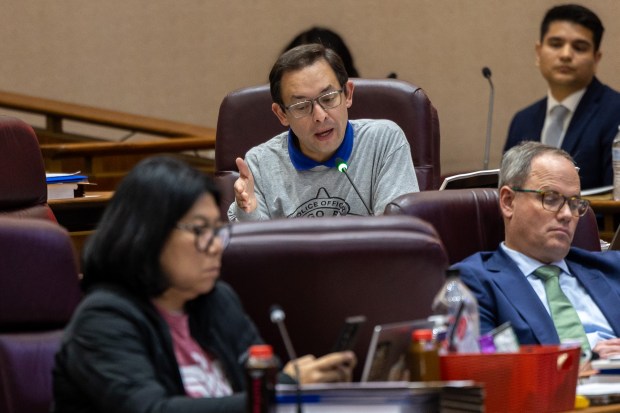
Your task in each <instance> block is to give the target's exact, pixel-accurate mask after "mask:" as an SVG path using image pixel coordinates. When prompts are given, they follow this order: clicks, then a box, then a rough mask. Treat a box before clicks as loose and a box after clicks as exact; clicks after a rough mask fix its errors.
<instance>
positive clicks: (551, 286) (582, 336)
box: [534, 265, 590, 352]
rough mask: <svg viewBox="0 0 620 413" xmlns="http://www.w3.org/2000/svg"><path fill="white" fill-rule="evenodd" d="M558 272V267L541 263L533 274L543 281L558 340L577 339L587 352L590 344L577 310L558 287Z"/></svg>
mask: <svg viewBox="0 0 620 413" xmlns="http://www.w3.org/2000/svg"><path fill="white" fill-rule="evenodd" d="M560 272H562V270H561V269H560V267H557V266H555V265H543V266H542V267H539V268H538V269H537V270H536V271H534V275H535V276H537V277H538V278H540V279H541V280H543V281H544V283H545V291H546V293H547V303H549V309H550V310H551V318H552V319H553V324H555V329H556V330H557V332H558V336H560V341H564V340H575V339H579V340H581V343H582V345H581V347H582V349H583V350H584V351H585V352H589V351H590V344H589V343H588V338H587V336H586V332H585V330H584V329H583V325H582V324H581V320H580V319H579V316H578V315H577V311H575V308H574V307H573V305H572V304H571V302H570V301H569V300H568V298H566V295H564V293H563V292H562V289H561V288H560V279H559V275H560Z"/></svg>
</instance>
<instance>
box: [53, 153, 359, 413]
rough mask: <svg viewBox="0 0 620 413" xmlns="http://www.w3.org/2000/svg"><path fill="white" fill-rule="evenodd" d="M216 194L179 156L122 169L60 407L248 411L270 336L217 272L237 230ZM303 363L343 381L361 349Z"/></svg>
mask: <svg viewBox="0 0 620 413" xmlns="http://www.w3.org/2000/svg"><path fill="white" fill-rule="evenodd" d="M217 202H218V192H217V190H216V188H215V187H214V185H213V183H212V181H211V180H210V179H209V178H207V177H206V176H205V175H204V174H202V173H200V172H199V171H197V170H195V169H193V168H191V167H190V166H189V165H187V164H185V163H184V162H182V161H179V160H176V159H173V158H168V157H155V158H151V159H148V160H145V161H143V162H141V163H140V164H139V165H138V166H136V167H135V168H134V169H133V170H132V171H131V172H130V173H129V174H128V175H127V176H126V178H125V179H124V180H123V181H122V183H121V184H120V185H119V187H118V188H117V190H116V193H115V195H114V197H113V198H112V200H111V201H110V204H109V205H108V207H107V208H106V211H105V213H104V214H103V217H102V218H101V222H100V224H99V226H98V228H97V230H96V232H95V233H94V234H93V235H92V237H91V238H90V239H89V241H88V243H87V245H86V246H85V249H84V253H83V257H82V270H83V273H84V277H83V280H82V286H83V289H84V291H85V293H86V296H85V298H84V300H83V302H82V304H81V305H80V307H79V308H78V309H77V310H76V313H75V314H74V316H73V319H72V321H71V322H70V324H69V326H68V327H67V329H66V331H65V335H64V339H63V342H62V347H61V349H60V351H59V352H58V354H57V357H56V366H55V368H54V398H55V405H54V409H53V411H56V412H86V411H88V412H151V411H153V412H154V411H158V412H166V411H170V412H176V413H182V412H215V411H217V412H243V411H245V394H244V393H243V390H244V370H243V365H244V362H245V360H246V358H247V350H248V348H249V347H250V346H251V345H253V344H258V343H261V342H262V339H261V338H260V335H259V333H258V332H257V330H256V327H255V326H254V324H253V323H252V321H251V320H250V319H249V317H248V316H247V314H245V313H244V311H243V309H242V307H241V303H240V302H239V299H238V297H237V296H236V294H235V293H234V292H233V291H232V289H231V288H230V286H228V285H227V284H225V283H224V282H222V281H218V276H219V272H220V265H221V258H222V252H223V251H224V248H225V247H226V245H227V242H228V239H229V235H230V231H229V227H228V226H226V225H222V224H221V223H220V216H219V209H218V206H217V205H218V204H217ZM298 364H299V368H300V375H299V377H300V381H301V382H302V383H306V382H312V381H315V382H317V381H318V382H322V381H324V382H327V381H338V380H341V379H350V377H351V369H352V367H353V366H354V364H355V356H354V355H353V354H352V353H351V352H343V353H333V354H329V355H327V356H324V357H322V358H319V359H314V358H313V357H311V356H307V357H306V358H305V359H304V362H303V363H302V362H301V361H300V363H298ZM284 371H285V372H293V366H292V364H291V363H289V364H288V365H287V366H286V367H285V369H284ZM281 379H282V380H287V379H288V381H291V380H292V379H290V377H289V376H287V375H285V374H282V375H281Z"/></svg>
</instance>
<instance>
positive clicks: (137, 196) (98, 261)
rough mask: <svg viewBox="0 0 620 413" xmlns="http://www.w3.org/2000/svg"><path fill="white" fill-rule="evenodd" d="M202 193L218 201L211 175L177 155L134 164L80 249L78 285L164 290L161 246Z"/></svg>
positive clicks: (140, 292)
mask: <svg viewBox="0 0 620 413" xmlns="http://www.w3.org/2000/svg"><path fill="white" fill-rule="evenodd" d="M205 193H207V194H211V195H213V197H214V199H215V201H216V202H219V193H218V191H217V189H216V187H215V184H214V183H213V182H212V181H211V179H210V178H209V177H207V176H206V175H205V174H203V173H202V172H200V171H198V170H196V169H194V168H192V167H191V166H189V165H188V164H187V163H185V162H183V161H181V160H180V159H176V158H173V157H169V156H156V157H151V158H148V159H145V160H143V161H142V162H140V163H139V164H138V165H136V166H135V167H134V168H133V169H132V170H131V171H130V172H129V173H128V174H127V176H125V178H124V179H123V180H122V181H121V183H120V184H119V186H118V188H117V189H116V192H115V193H114V196H113V197H112V199H111V200H110V203H109V204H108V206H107V208H106V209H105V212H104V213H103V216H102V217H101V220H100V222H99V225H98V226H97V229H96V230H95V232H94V234H93V235H92V236H91V237H90V238H89V239H88V241H87V243H86V245H85V247H84V251H83V255H82V270H83V273H84V278H83V280H82V288H83V289H84V290H88V289H90V288H91V287H93V286H95V285H97V284H109V285H114V286H118V287H121V288H123V289H124V290H126V291H128V292H129V293H131V294H132V295H134V296H137V297H140V298H150V297H157V296H159V295H160V294H161V293H163V292H164V291H165V290H166V289H167V288H168V287H169V282H168V279H167V277H166V276H165V275H164V274H163V272H162V270H161V265H160V262H159V257H160V255H161V250H162V248H163V246H164V244H165V242H166V240H167V239H168V236H169V235H170V232H171V231H172V230H173V228H174V227H175V225H176V224H177V222H178V221H179V219H181V218H182V217H183V216H184V215H185V214H186V213H187V211H189V210H190V209H191V208H192V206H193V205H194V203H195V202H196V200H197V199H198V198H199V197H200V196H202V195H203V194H205Z"/></svg>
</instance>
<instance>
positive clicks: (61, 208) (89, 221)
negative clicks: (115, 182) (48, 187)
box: [48, 191, 114, 257]
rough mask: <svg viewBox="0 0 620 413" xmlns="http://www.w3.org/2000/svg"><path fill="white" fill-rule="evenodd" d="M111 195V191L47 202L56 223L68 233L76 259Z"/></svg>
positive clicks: (87, 193)
mask: <svg viewBox="0 0 620 413" xmlns="http://www.w3.org/2000/svg"><path fill="white" fill-rule="evenodd" d="M113 194H114V192H113V191H106V192H86V196H85V197H81V198H70V199H50V200H49V201H48V204H49V206H50V208H51V209H52V211H53V212H54V216H56V220H58V223H59V224H60V225H62V226H63V227H65V228H66V229H67V231H69V235H70V236H71V241H72V242H73V246H74V247H75V250H76V252H77V254H78V257H79V256H80V255H81V253H82V247H83V246H84V242H85V241H86V239H87V238H88V237H89V236H90V235H91V234H92V233H93V232H94V230H95V227H96V226H97V224H98V223H99V219H100V218H101V214H102V213H103V210H104V209H105V207H106V206H107V205H108V201H109V200H110V198H111V197H112V195H113Z"/></svg>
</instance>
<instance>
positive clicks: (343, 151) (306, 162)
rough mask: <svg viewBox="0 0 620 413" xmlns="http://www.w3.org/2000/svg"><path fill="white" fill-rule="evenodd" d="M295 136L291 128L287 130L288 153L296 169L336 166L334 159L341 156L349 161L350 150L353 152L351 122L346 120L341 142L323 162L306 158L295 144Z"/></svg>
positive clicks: (304, 169)
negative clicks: (334, 151)
mask: <svg viewBox="0 0 620 413" xmlns="http://www.w3.org/2000/svg"><path fill="white" fill-rule="evenodd" d="M296 139H297V137H296V136H295V134H294V133H293V130H292V129H289V131H288V153H289V157H290V158H291V162H292V163H293V166H294V167H295V169H297V170H298V171H307V170H309V169H312V168H315V167H317V166H326V167H328V168H335V167H336V159H337V158H342V160H343V161H345V162H349V157H350V156H351V152H353V128H352V127H351V124H350V123H349V122H348V121H347V129H346V130H345V132H344V139H343V140H342V143H341V144H340V146H339V147H338V149H337V150H336V153H334V154H333V155H332V157H331V158H329V159H328V160H326V161H325V162H317V161H315V160H314V159H310V158H308V157H307V156H306V155H304V154H303V153H302V152H301V149H299V148H298V147H297V145H296V142H295V141H296Z"/></svg>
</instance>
